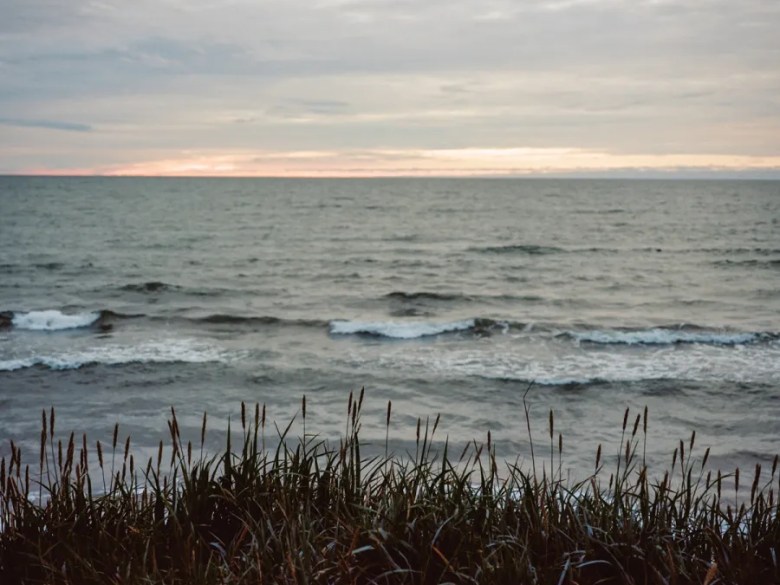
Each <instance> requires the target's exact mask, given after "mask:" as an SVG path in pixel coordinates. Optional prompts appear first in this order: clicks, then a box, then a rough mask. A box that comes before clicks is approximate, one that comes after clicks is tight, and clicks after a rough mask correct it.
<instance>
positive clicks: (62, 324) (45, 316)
mask: <svg viewBox="0 0 780 585" xmlns="http://www.w3.org/2000/svg"><path fill="white" fill-rule="evenodd" d="M125 317H129V315H121V314H119V313H115V312H113V311H107V310H103V311H88V312H83V313H63V312H62V311H59V310H57V309H47V310H43V311H29V312H12V311H5V312H2V313H0V328H14V329H20V330H25V331H65V330H68V329H81V328H84V327H101V328H109V327H110V326H111V321H113V320H115V319H120V318H125Z"/></svg>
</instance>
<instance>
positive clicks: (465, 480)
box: [0, 390, 780, 585]
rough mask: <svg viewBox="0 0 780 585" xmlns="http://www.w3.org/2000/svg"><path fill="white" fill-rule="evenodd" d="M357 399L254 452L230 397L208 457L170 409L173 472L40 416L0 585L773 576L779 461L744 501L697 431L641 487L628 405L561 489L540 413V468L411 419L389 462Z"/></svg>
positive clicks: (261, 420)
mask: <svg viewBox="0 0 780 585" xmlns="http://www.w3.org/2000/svg"><path fill="white" fill-rule="evenodd" d="M363 398H364V392H363V391H362V390H361V392H360V395H359V397H358V398H357V399H355V397H354V396H353V395H352V394H350V397H349V401H348V405H347V423H346V427H345V435H344V437H342V439H341V440H340V442H339V444H338V445H332V444H330V443H328V442H325V441H322V440H320V439H318V438H317V437H316V436H311V435H307V434H306V427H305V424H306V418H307V412H306V401H305V399H303V401H302V404H301V414H302V418H303V424H304V430H303V436H302V437H301V438H300V439H299V440H298V441H296V440H294V439H292V438H291V437H290V429H291V428H292V422H290V424H288V425H287V426H286V427H284V428H283V429H280V428H279V427H276V430H277V435H278V436H277V438H278V443H277V446H276V447H275V448H274V449H266V437H265V425H266V417H265V406H263V407H262V414H261V409H260V406H259V405H256V406H255V408H254V416H251V415H250V413H248V412H247V407H246V405H244V404H242V405H241V425H240V427H241V433H240V436H241V440H240V442H239V443H237V444H234V443H232V442H231V438H230V432H228V435H227V440H226V444H225V449H224V450H223V451H221V452H219V453H216V454H213V455H209V454H208V452H207V451H205V450H204V443H205V440H206V433H207V431H206V426H207V417H206V416H205V415H204V416H203V422H202V427H201V432H200V445H199V450H197V451H196V456H195V457H193V445H192V443H191V442H189V441H188V442H187V443H186V445H185V444H184V439H183V437H182V434H181V431H180V429H179V424H178V421H177V417H176V412H175V411H174V410H171V418H170V420H169V422H168V428H169V434H170V441H169V442H170V446H169V448H170V450H171V458H170V460H169V464H168V465H167V467H165V466H164V465H163V445H162V443H161V444H160V447H159V449H158V452H157V456H156V458H152V459H150V460H149V461H148V462H147V463H146V465H144V466H141V467H139V466H137V465H136V464H135V461H134V459H133V455H132V453H131V449H130V440H129V439H127V440H126V441H125V443H124V446H123V449H122V448H121V447H120V446H121V445H122V444H121V442H119V437H118V432H119V431H118V427H115V429H114V434H113V437H112V444H111V460H110V462H109V461H108V458H107V457H106V455H107V454H106V453H104V450H103V446H102V445H101V444H100V443H99V442H98V443H96V445H95V450H94V451H92V453H95V454H96V456H97V459H96V463H95V459H94V456H93V455H91V454H90V452H89V450H88V443H87V439H86V437H82V440H81V441H77V440H76V439H75V437H74V435H73V434H71V435H70V437H69V439H68V440H67V441H65V442H62V441H61V440H59V439H57V438H56V436H55V424H54V421H55V413H54V411H53V410H52V411H50V413H48V416H47V413H46V412H44V413H43V415H42V432H41V440H40V457H39V461H38V465H37V473H33V472H32V471H31V470H30V466H29V465H28V464H26V463H25V462H23V461H22V453H21V449H20V448H19V447H18V446H17V445H15V444H14V443H11V445H10V455H8V457H5V458H3V459H2V461H1V462H0V583H3V584H8V585H14V584H17V583H25V584H44V583H45V584H66V583H67V584H71V583H72V584H79V585H84V584H91V583H113V584H120V583H121V584H129V583H139V584H140V583H144V584H148V583H182V584H185V583H186V584H203V585H207V584H239V583H240V584H244V583H247V584H249V583H253V584H256V583H290V584H292V583H300V584H308V583H328V584H341V583H345V584H346V583H355V584H358V583H360V584H363V583H378V584H382V583H388V584H389V583H410V584H412V583H414V584H417V583H426V584H427V583H431V584H433V583H553V584H564V583H570V584H575V583H577V584H581V585H582V584H586V583H591V584H596V583H636V584H640V583H642V584H644V583H658V584H661V583H676V584H684V583H697V584H705V585H714V584H716V583H718V584H723V583H778V582H780V566H779V560H780V559H778V555H779V554H780V519H779V518H778V509H777V504H776V490H778V489H780V483H778V482H780V477H778V473H777V472H778V469H777V468H778V458H777V457H776V458H775V460H774V463H773V465H772V469H771V473H770V474H769V475H768V476H767V475H766V474H765V473H763V472H762V469H761V467H760V466H757V467H756V469H755V472H754V474H753V478H752V482H751V483H750V484H749V486H750V493H749V497H748V496H747V494H745V496H744V497H743V496H742V493H741V492H740V482H739V473H738V472H735V473H734V474H732V475H723V474H721V473H720V472H718V473H717V474H716V475H715V476H714V477H713V475H712V473H710V472H707V473H706V475H705V468H706V463H707V458H708V455H709V452H708V451H706V452H705V454H704V457H703V458H702V459H701V460H696V459H695V458H694V457H693V450H694V447H695V434H694V435H692V436H691V438H690V440H689V441H687V443H684V442H681V443H680V445H679V446H678V448H677V449H676V450H675V453H674V455H673V461H672V466H671V468H670V469H669V471H667V472H666V473H665V474H663V475H662V476H661V479H654V477H655V475H652V474H651V473H650V472H649V471H648V469H647V467H646V465H645V454H646V442H647V418H648V417H647V410H645V411H644V413H643V414H642V415H639V416H637V417H636V418H635V419H634V421H633V424H630V421H631V416H630V413H629V411H626V413H625V415H624V418H623V427H622V431H621V437H622V438H621V443H620V445H618V446H617V452H618V463H617V464H616V467H615V471H614V472H613V473H612V474H611V475H610V477H609V480H607V481H604V480H603V479H602V469H603V463H602V461H601V447H599V450H598V452H597V455H596V463H595V467H594V474H593V475H592V476H591V477H589V478H586V479H585V480H583V481H580V482H577V483H573V484H569V483H568V482H565V481H564V479H563V477H562V473H561V469H562V463H561V459H562V452H563V439H562V435H561V434H559V435H558V445H557V450H558V455H559V460H558V466H557V473H556V470H555V466H554V465H555V461H554V451H555V440H554V438H555V427H554V415H553V413H552V412H550V416H549V420H548V426H549V436H550V468H549V471H548V470H546V465H544V464H543V465H542V470H541V475H537V469H536V462H535V461H533V459H532V461H531V469H530V470H528V469H525V468H521V466H519V465H518V464H517V463H514V464H507V463H504V462H502V461H499V460H498V459H497V458H496V447H495V443H494V441H493V439H492V437H491V435H490V433H488V439H487V444H486V445H482V444H478V443H476V442H474V443H472V444H471V447H467V448H466V449H464V450H463V452H462V454H461V456H460V457H459V458H457V459H456V458H453V457H452V456H451V455H450V453H449V451H448V442H447V441H446V440H445V441H444V442H443V447H441V445H442V443H437V442H436V439H435V434H436V431H437V429H438V426H439V417H437V418H436V419H435V421H434V422H433V424H432V425H431V424H430V421H429V420H426V421H425V423H424V424H423V421H422V420H418V427H417V429H418V430H417V436H416V448H415V452H414V454H413V455H412V454H411V453H410V454H409V455H408V456H405V457H397V456H394V455H393V454H391V453H389V427H390V413H391V405H390V403H389V402H388V405H387V417H386V421H385V424H386V431H385V455H384V457H373V458H364V457H362V456H361V442H360V429H361V418H360V412H361V409H362V405H363ZM524 408H525V413H526V426H527V429H528V438H529V440H530V436H531V435H530V432H531V420H530V416H529V407H528V405H527V404H526V403H525V402H524ZM308 415H311V413H308ZM640 423H642V424H641V427H640ZM640 428H641V429H642V436H641V437H639V429H640ZM640 441H641V453H639V447H640ZM437 444H438V445H440V447H439V450H438V451H437V450H436V449H435V448H434V445H437ZM118 448H120V452H119V453H117V450H118ZM90 464H92V465H94V466H96V468H93V469H90ZM678 466H679V467H678ZM31 474H32V477H31ZM729 478H731V479H732V480H733V482H734V483H733V485H734V494H735V497H734V498H733V499H731V498H730V496H726V492H725V491H723V490H722V487H723V483H724V482H725V481H726V480H727V479H729ZM95 479H97V483H96V484H93V480H95Z"/></svg>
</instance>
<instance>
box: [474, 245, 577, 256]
mask: <svg viewBox="0 0 780 585" xmlns="http://www.w3.org/2000/svg"><path fill="white" fill-rule="evenodd" d="M469 251H470V252H479V253H481V254H528V255H531V256H538V255H542V254H559V253H561V252H565V250H564V249H563V248H556V247H555V246H537V245H535V244H509V245H506V246H487V247H484V248H469Z"/></svg>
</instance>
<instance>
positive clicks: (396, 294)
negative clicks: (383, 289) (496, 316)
mask: <svg viewBox="0 0 780 585" xmlns="http://www.w3.org/2000/svg"><path fill="white" fill-rule="evenodd" d="M385 297H386V298H388V299H397V300H401V301H418V300H431V301H457V300H468V298H469V297H465V296H463V295H459V294H445V293H435V292H427V291H421V292H404V291H393V292H391V293H387V294H386V295H385Z"/></svg>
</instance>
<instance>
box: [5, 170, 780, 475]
mask: <svg viewBox="0 0 780 585" xmlns="http://www.w3.org/2000/svg"><path fill="white" fill-rule="evenodd" d="M779 222H780V183H778V182H768V181H767V182H761V181H756V182H732V181H717V182H704V181H618V180H615V181H584V180H570V181H558V180H444V179H436V180H418V179H414V180H412V179H392V180H271V179H265V180H254V179H218V180H208V179H198V180H195V179H119V178H115V179H102V178H90V179H80V178H67V179H65V178H24V177H0V250H2V254H1V255H0V311H3V312H4V313H3V316H2V317H0V325H4V326H3V327H2V328H1V329H0V406H1V407H2V408H0V439H2V443H3V446H2V447H0V451H2V452H3V453H4V452H5V450H6V449H7V442H8V439H13V440H14V441H16V442H17V443H21V444H22V445H23V446H25V448H26V449H27V450H28V452H29V453H30V459H31V460H33V461H34V460H35V457H34V456H33V454H34V453H35V452H36V449H37V447H36V445H37V440H38V433H39V428H38V425H39V421H40V409H42V408H48V407H49V406H52V405H53V406H55V408H56V409H57V420H58V426H59V428H60V429H62V430H63V431H64V430H68V431H69V430H76V431H77V432H81V431H84V432H87V433H88V435H89V437H90V438H94V439H98V438H100V439H104V438H105V437H107V436H109V435H110V432H111V428H112V427H113V425H114V423H115V422H117V421H119V422H120V425H121V428H122V429H123V431H124V432H128V433H131V434H132V436H133V440H134V442H135V443H136V445H137V446H138V447H139V448H141V449H143V448H148V449H152V448H154V447H155V445H156V444H157V442H158V441H159V440H160V438H162V437H164V436H165V434H166V432H167V427H166V424H165V420H166V417H167V416H168V413H169V407H170V406H171V405H175V406H176V407H177V411H178V413H179V415H180V417H181V421H180V422H182V426H183V427H184V428H185V429H189V431H190V432H191V433H193V436H196V435H197V434H198V431H199V426H200V415H201V413H202V411H203V410H208V412H209V415H210V420H211V421H212V425H213V427H214V429H215V431H216V430H218V429H224V428H225V427H226V424H227V417H228V415H232V416H234V417H235V416H236V414H237V412H238V408H239V403H240V401H241V400H246V401H249V402H255V401H260V402H265V403H267V405H268V412H269V416H270V417H271V418H272V419H275V420H277V421H278V422H279V423H280V424H281V423H283V422H284V423H286V422H287V421H288V420H289V419H290V418H291V417H292V416H294V415H295V413H296V412H297V411H298V408H299V405H300V398H301V396H302V395H303V394H306V396H307V400H308V404H309V408H308V418H307V432H317V433H319V434H320V435H321V436H323V437H336V436H338V434H339V433H340V432H342V431H343V427H344V422H345V421H344V418H345V411H346V401H347V396H348V393H349V392H350V391H351V390H357V389H359V388H361V387H362V386H365V387H366V392H367V398H366V405H365V408H364V424H363V427H364V438H365V439H367V440H369V441H373V443H374V445H375V448H376V449H379V450H383V449H384V437H385V429H384V417H385V412H386V404H387V401H388V400H392V401H393V412H394V416H393V422H392V425H391V432H390V436H391V445H392V447H393V448H394V449H395V450H397V451H401V452H403V451H404V450H406V449H413V441H414V437H415V431H416V423H417V417H423V418H425V417H428V416H430V417H432V418H433V417H435V416H436V414H437V413H441V414H442V421H441V424H440V428H439V431H438V434H439V437H440V438H441V439H444V438H445V436H448V437H449V439H450V441H451V442H452V443H456V444H463V443H464V442H466V441H468V440H470V439H472V438H476V439H478V440H482V439H484V437H485V435H486V433H487V431H488V430H490V431H491V434H492V437H493V439H494V440H495V442H496V444H497V447H498V451H499V454H500V455H502V456H504V457H508V458H511V459H514V458H515V457H516V456H519V457H521V459H523V460H526V461H527V457H528V454H529V448H528V447H529V446H528V437H527V431H526V428H525V421H524V414H523V404H522V397H523V395H524V394H525V392H526V390H527V389H528V387H529V385H530V384H531V383H533V386H532V388H531V390H530V391H529V393H528V399H529V401H530V405H531V410H532V416H533V420H532V422H533V423H534V428H535V431H536V435H535V440H536V441H537V442H538V443H539V445H537V446H536V450H537V455H538V452H539V450H540V449H541V450H542V451H544V449H546V453H547V455H545V457H547V456H548V455H549V436H548V435H547V414H548V410H549V409H553V410H554V411H555V431H556V433H557V432H558V431H560V432H562V433H563V435H564V457H563V459H564V461H563V467H564V468H565V469H572V470H573V471H575V472H581V471H582V470H587V469H589V468H590V467H589V466H590V465H591V462H592V461H593V454H594V453H595V450H596V446H597V444H598V443H599V442H602V441H606V442H608V443H610V445H614V451H616V450H617V444H616V441H617V440H618V439H619V435H620V425H621V423H622V420H623V411H624V409H625V408H626V407H631V408H632V409H633V410H634V412H637V413H638V412H641V410H642V409H643V408H644V406H645V405H647V406H648V408H649V412H650V425H649V438H648V446H647V451H648V457H649V459H650V461H651V462H652V463H654V464H659V465H660V464H661V463H665V462H668V461H670V459H671V451H672V449H673V448H674V445H675V444H676V442H677V441H678V440H679V439H681V438H687V436H688V435H689V434H690V432H691V431H692V430H696V431H697V443H698V444H699V445H700V446H701V451H702V452H703V449H704V448H705V447H706V446H710V447H712V453H713V454H712V456H711V457H712V459H713V461H714V462H716V463H717V464H718V465H721V466H723V467H724V468H730V467H733V466H736V465H741V466H745V465H752V464H753V463H755V462H756V461H759V460H760V461H764V460H768V459H771V457H772V456H773V455H774V454H775V453H776V452H778V451H780V442H779V441H778V439H777V437H778V436H779V434H780V423H778V420H780V392H778V390H779V389H780V226H779V225H778V223H779ZM293 431H294V432H298V433H300V428H299V427H297V426H294V427H293ZM216 435H218V433H216ZM215 440H216V439H215ZM555 442H556V443H557V440H556V441H555ZM545 444H546V445H547V447H542V445H545ZM608 452H611V447H610V451H608ZM556 458H557V456H556Z"/></svg>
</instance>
